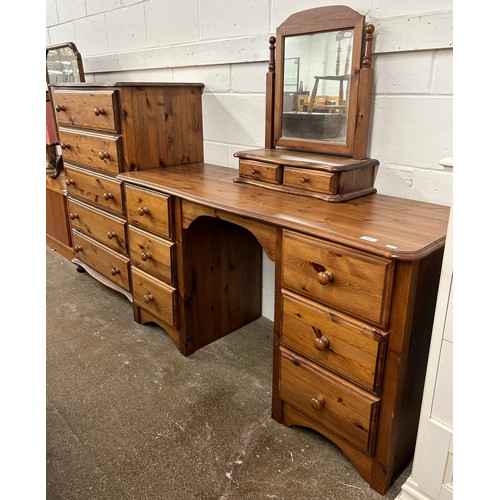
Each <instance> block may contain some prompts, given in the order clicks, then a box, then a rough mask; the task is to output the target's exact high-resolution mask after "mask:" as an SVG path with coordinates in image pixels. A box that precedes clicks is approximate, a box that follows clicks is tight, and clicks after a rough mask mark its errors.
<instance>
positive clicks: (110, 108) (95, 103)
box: [53, 89, 119, 132]
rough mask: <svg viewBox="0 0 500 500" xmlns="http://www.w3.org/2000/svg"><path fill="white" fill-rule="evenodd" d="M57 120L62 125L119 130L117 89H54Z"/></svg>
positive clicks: (111, 130)
mask: <svg viewBox="0 0 500 500" xmlns="http://www.w3.org/2000/svg"><path fill="white" fill-rule="evenodd" d="M53 93H54V100H55V104H56V112H57V121H58V122H59V124H60V125H71V126H72V127H83V128H92V129H96V130H103V131H106V132H119V129H118V123H119V120H118V119H117V118H118V117H117V116H115V102H116V101H117V97H118V96H117V91H116V90H102V91H90V92H89V91H64V90H56V89H54V92H53Z"/></svg>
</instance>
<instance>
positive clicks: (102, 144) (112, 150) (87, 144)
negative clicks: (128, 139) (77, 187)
mask: <svg viewBox="0 0 500 500" xmlns="http://www.w3.org/2000/svg"><path fill="white" fill-rule="evenodd" d="M59 136H60V139H61V148H62V150H63V158H64V161H69V162H74V163H79V164H81V165H85V166H87V167H90V168H95V169H97V170H102V171H103V172H109V173H111V174H118V173H120V171H121V161H120V158H121V154H120V150H121V137H115V136H111V135H102V134H90V133H85V134H83V133H81V132H76V131H73V130H68V129H63V128H61V129H60V130H59Z"/></svg>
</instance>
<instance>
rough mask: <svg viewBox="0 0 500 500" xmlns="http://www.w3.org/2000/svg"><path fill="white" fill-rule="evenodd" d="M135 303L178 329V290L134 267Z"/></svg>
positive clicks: (133, 287) (133, 288)
mask: <svg viewBox="0 0 500 500" xmlns="http://www.w3.org/2000/svg"><path fill="white" fill-rule="evenodd" d="M132 290H133V295H134V303H135V304H136V305H137V306H139V307H141V308H142V309H145V310H146V311H148V312H149V313H150V314H152V315H153V316H156V317H157V318H159V319H161V320H163V321H164V322H166V323H168V324H169V325H172V326H173V327H174V328H177V290H176V289H175V288H172V287H171V286H169V285H167V284H165V283H163V282H162V281H160V280H159V279H157V278H155V277H154V276H151V275H149V274H146V273H145V272H143V271H141V270H140V269H137V268H135V267H132Z"/></svg>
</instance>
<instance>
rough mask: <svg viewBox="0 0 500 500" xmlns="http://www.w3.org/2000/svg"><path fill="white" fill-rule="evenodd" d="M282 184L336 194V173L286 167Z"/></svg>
mask: <svg viewBox="0 0 500 500" xmlns="http://www.w3.org/2000/svg"><path fill="white" fill-rule="evenodd" d="M283 184H284V185H285V186H289V187H293V188H300V189H305V190H306V191H314V192H318V193H327V194H337V191H338V175H337V174H335V173H332V172H318V171H314V170H306V169H302V168H291V167H286V168H285V170H284V177H283Z"/></svg>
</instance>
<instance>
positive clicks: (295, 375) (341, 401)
mask: <svg viewBox="0 0 500 500" xmlns="http://www.w3.org/2000/svg"><path fill="white" fill-rule="evenodd" d="M280 373H281V379H280V384H279V394H280V397H281V399H283V400H284V401H286V402H287V403H289V404H291V405H292V406H294V407H295V408H297V409H298V410H299V411H301V412H302V413H304V414H305V415H307V416H308V417H310V418H311V419H313V420H315V421H316V422H318V423H319V424H320V425H322V426H323V427H326V428H327V429H328V430H330V431H331V432H333V433H335V434H337V435H339V436H341V437H342V438H345V439H347V440H348V441H349V442H350V443H351V444H352V445H353V446H355V447H357V448H358V449H360V450H362V451H363V452H366V453H369V454H373V447H374V444H375V432H376V423H377V417H378V408H379V398H376V397H374V396H372V395H370V394H369V393H365V392H363V391H362V390H361V389H359V390H356V388H355V387H351V386H349V385H346V384H343V383H342V381H341V380H340V379H336V378H334V377H330V376H328V373H327V372H324V371H322V370H320V369H319V368H317V367H315V366H314V365H313V364H311V363H308V362H307V361H306V360H305V359H303V358H301V357H299V356H295V355H294V354H293V353H291V352H290V351H287V350H286V349H283V348H280Z"/></svg>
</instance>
